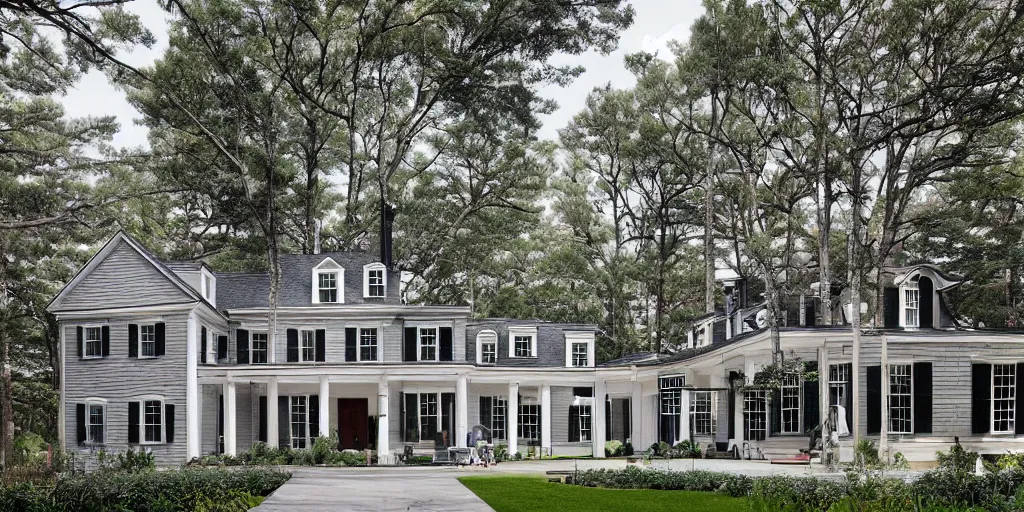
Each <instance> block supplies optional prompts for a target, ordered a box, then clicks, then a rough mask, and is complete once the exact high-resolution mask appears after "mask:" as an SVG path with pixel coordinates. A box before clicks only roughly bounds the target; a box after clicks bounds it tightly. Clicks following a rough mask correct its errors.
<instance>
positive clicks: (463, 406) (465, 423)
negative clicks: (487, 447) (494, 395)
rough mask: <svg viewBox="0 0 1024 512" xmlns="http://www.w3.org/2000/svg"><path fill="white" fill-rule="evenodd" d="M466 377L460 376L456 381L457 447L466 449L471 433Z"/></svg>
mask: <svg viewBox="0 0 1024 512" xmlns="http://www.w3.org/2000/svg"><path fill="white" fill-rule="evenodd" d="M467 388H468V385H467V382H466V376H465V375H460V376H459V380H457V381H455V446H459V447H462V448H465V447H466V434H467V432H469V410H468V407H469V396H468V393H469V391H468V389H467Z"/></svg>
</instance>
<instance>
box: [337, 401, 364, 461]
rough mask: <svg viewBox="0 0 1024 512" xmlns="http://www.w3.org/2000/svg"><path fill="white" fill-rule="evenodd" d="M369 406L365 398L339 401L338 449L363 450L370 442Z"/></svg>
mask: <svg viewBox="0 0 1024 512" xmlns="http://www.w3.org/2000/svg"><path fill="white" fill-rule="evenodd" d="M367 417H368V405H367V399H365V398H339V399H338V448H340V449H342V450H362V449H365V448H366V446H367V444H366V443H367V441H368V440H369V436H368V430H369V429H368V428H367V424H368V422H367Z"/></svg>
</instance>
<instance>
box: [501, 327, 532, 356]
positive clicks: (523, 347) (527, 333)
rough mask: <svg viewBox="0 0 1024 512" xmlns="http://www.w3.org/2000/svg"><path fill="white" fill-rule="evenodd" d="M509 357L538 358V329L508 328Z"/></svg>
mask: <svg viewBox="0 0 1024 512" xmlns="http://www.w3.org/2000/svg"><path fill="white" fill-rule="evenodd" d="M508 340H509V341H508V348H509V354H508V355H509V357H537V328H536V327H525V326H516V327H509V328H508Z"/></svg>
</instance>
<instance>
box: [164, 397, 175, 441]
mask: <svg viewBox="0 0 1024 512" xmlns="http://www.w3.org/2000/svg"><path fill="white" fill-rule="evenodd" d="M164 432H166V433H167V442H168V443H173V442H174V404H164Z"/></svg>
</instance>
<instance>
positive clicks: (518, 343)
mask: <svg viewBox="0 0 1024 512" xmlns="http://www.w3.org/2000/svg"><path fill="white" fill-rule="evenodd" d="M512 342H513V343H514V344H515V350H516V352H515V353H516V357H531V356H533V351H532V350H531V346H532V345H533V336H513V337H512Z"/></svg>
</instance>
